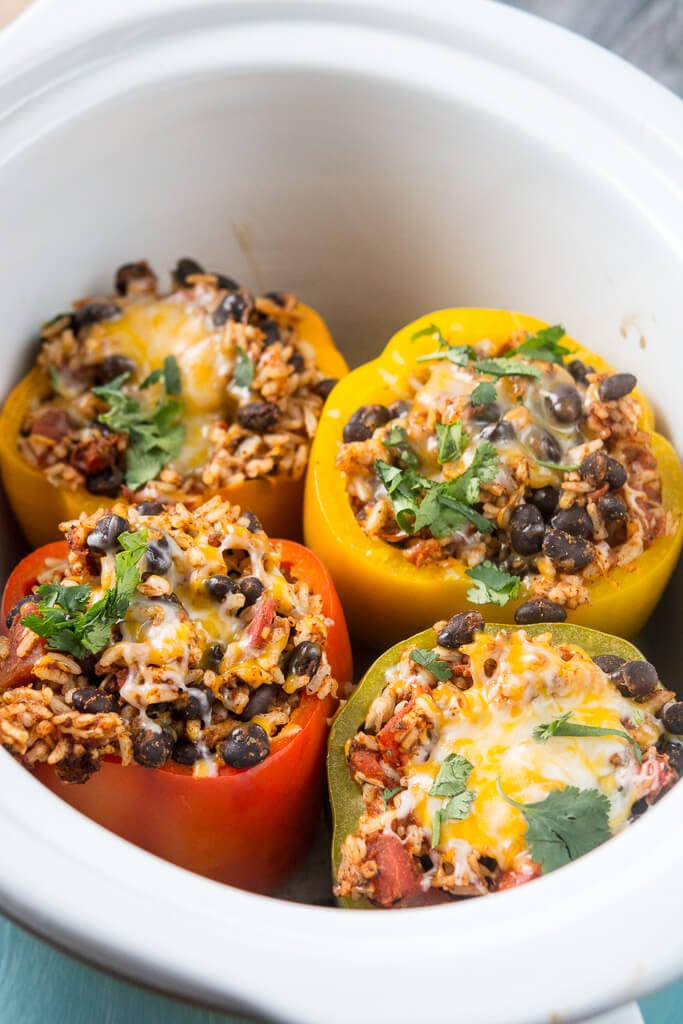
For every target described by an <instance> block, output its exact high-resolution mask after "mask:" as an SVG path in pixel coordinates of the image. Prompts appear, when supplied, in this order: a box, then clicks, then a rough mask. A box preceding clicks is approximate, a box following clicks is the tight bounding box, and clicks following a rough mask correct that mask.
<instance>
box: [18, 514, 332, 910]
mask: <svg viewBox="0 0 683 1024" xmlns="http://www.w3.org/2000/svg"><path fill="white" fill-rule="evenodd" d="M36 584H37V585H38V586H37V587H36ZM2 616H3V623H5V624H7V628H8V634H9V635H8V638H7V639H6V640H5V641H3V650H2V652H1V653H2V658H3V661H2V665H1V666H0V742H2V743H3V745H4V746H5V747H6V748H7V749H8V750H10V752H12V753H13V754H14V755H15V756H17V757H18V758H19V759H20V760H21V761H22V762H23V763H24V764H25V765H26V766H27V767H28V768H30V769H31V770H32V771H33V772H34V773H35V774H36V776H37V777H38V778H39V779H40V781H41V782H43V783H44V784H45V785H47V786H48V787H49V788H50V789H51V790H52V791H53V792H55V793H57V794H58V795H59V796H60V797H61V798H62V799H64V800H66V801H67V802H68V803H70V804H71V805H72V806H73V807H75V808H77V809H78V810H80V811H82V812H83V813H84V814H86V815H88V817H90V818H92V819H93V820H95V821H97V822H98V823H99V824H101V825H103V826H104V827H106V828H108V829H111V831H113V832H116V833H117V834H118V835H120V836H123V837H124V838H125V839H128V840H129V841H131V842H133V843H135V844H137V845H138V846H141V847H143V848H144V849H146V850H149V851H150V852H152V853H155V854H157V855H159V856H161V857H164V858H165V859H167V860H170V861H172V862H174V863H176V864H179V865H181V866H183V867H186V868H188V869H189V870H192V871H196V872H198V873H199V874H203V875H207V876H208V877H210V878H214V879H217V880H218V881H222V882H226V883H229V884H232V885H237V886H240V887H243V888H247V889H250V890H253V891H258V892H269V891H272V889H273V888H274V887H275V886H276V885H277V884H278V883H279V882H280V881H282V880H283V879H284V878H285V877H286V876H287V874H289V873H290V872H291V871H292V870H293V869H294V868H295V867H296V866H297V864H298V863H299V862H300V861H301V859H302V857H303V856H304V855H305V853H306V851H307V849H308V846H309V844H310V841H311V838H312V834H313V830H314V826H315V823H316V820H317V816H318V813H319V810H320V805H321V800H322V794H323V779H324V775H323V761H324V755H325V745H326V740H327V732H328V720H329V718H330V716H331V714H332V713H333V711H334V708H335V706H336V696H337V694H339V693H341V692H342V690H343V687H344V684H345V683H346V682H347V681H348V680H350V679H351V675H352V667H351V653H350V647H349V641H348V634H347V631H346V625H345V622H344V617H343V612H342V610H341V606H340V604H339V600H338V598H337V595H336V593H335V590H334V587H333V585H332V583H331V580H330V577H329V575H328V573H327V571H326V570H325V568H324V567H323V565H322V564H321V563H320V561H319V560H318V559H317V557H316V556H315V555H313V554H312V552H310V551H308V550H307V549H306V548H304V547H302V546H301V545H299V544H296V543H294V542H292V541H273V542H271V541H270V540H269V539H268V538H267V537H266V535H265V533H263V531H262V529H261V528H260V524H259V523H258V521H257V520H256V519H255V517H254V516H253V515H250V514H249V513H247V514H245V515H243V516H240V513H239V509H237V508H236V507H235V506H231V505H229V504H227V503H225V502H223V501H222V500H221V499H220V498H214V499H212V500H211V501H209V502H207V503H205V504H204V505H202V506H201V507H200V508H199V509H197V510H195V511H193V512H190V511H189V510H187V509H186V508H185V507H184V506H182V505H177V506H174V507H170V508H168V509H166V510H162V509H161V508H160V507H159V506H156V505H154V504H152V503H144V504H142V505H139V506H136V507H130V508H129V507H127V506H123V505H122V506H116V507H115V508H114V509H113V510H108V511H107V513H104V512H102V511H100V512H98V513H96V514H94V515H92V516H89V517H87V518H86V517H83V518H82V519H81V520H80V521H78V522H75V523H73V524H71V525H70V528H69V531H68V543H67V541H62V542H57V543H54V544H48V545H46V546H45V547H43V548H39V549H38V550H37V551H35V552H34V553H33V554H32V555H29V556H28V558H26V559H24V560H23V562H21V563H20V564H19V565H18V566H17V568H16V569H15V570H14V572H13V573H12V575H11V576H10V579H9V581H8V583H7V586H6V589H5V593H4V596H3V604H2Z"/></svg>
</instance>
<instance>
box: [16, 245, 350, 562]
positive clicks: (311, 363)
mask: <svg viewBox="0 0 683 1024" xmlns="http://www.w3.org/2000/svg"><path fill="white" fill-rule="evenodd" d="M346 369H347V367H346V363H345V361H344V359H343V358H342V356H341V355H340V353H339V352H338V351H337V349H336V348H335V346H334V343H333V341H332V338H331V336H330V334H329V331H328V330H327V327H326V326H325V324H324V322H323V321H322V319H321V318H320V316H318V314H317V313H316V312H315V311H314V310H312V309H310V308H309V307H308V306H305V305H303V304H302V303H298V302H297V301H296V299H295V298H294V296H292V295H288V294H278V293H270V294H268V295H265V296H263V297H256V298H255V297H253V296H252V295H251V294H250V293H249V292H247V291H246V290H245V289H242V288H240V287H239V286H238V285H237V284H236V282H234V281H232V280H231V279H229V278H226V277H225V276H223V275H220V274H208V273H205V272H204V270H203V269H202V268H201V267H200V266H199V265H198V264H197V263H195V262H194V261H193V260H189V259H184V260H181V261H180V262H179V263H178V265H177V267H176V269H175V271H174V281H173V287H172V290H171V291H170V292H168V293H167V294H160V293H159V290H158V287H157V281H156V277H155V275H154V274H153V272H152V271H151V270H150V268H149V267H148V265H147V264H146V263H138V264H127V265H125V266H124V267H121V268H120V269H119V271H118V273H117V276H116V294H115V295H114V296H110V297H107V298H106V299H97V300H92V299H91V300H87V301H86V302H84V303H80V304H77V306H76V308H75V311H74V312H73V313H68V314H64V315H63V316H60V317H57V318H55V319H54V320H53V321H51V322H50V323H48V324H46V325H45V326H44V328H43V345H42V349H41V352H40V355H39V357H38V361H37V364H36V366H35V367H34V368H33V369H32V370H31V371H30V372H29V374H28V375H27V376H26V377H24V378H23V380H22V381H21V382H20V383H19V385H18V386H17V387H16V388H15V389H14V390H13V391H12V393H11V394H10V396H9V398H8V399H7V402H6V403H5V406H4V409H3V411H2V414H1V415H0V467H1V470H2V478H3V482H4V485H5V489H6V491H7V494H8V496H9V499H10V503H11V505H12V508H13V510H14V512H15V515H16V517H17V519H18V520H19V523H20V525H21V527H22V530H23V532H24V533H25V535H26V537H27V538H28V539H29V541H30V542H31V543H32V544H33V545H41V544H44V543H46V542H48V541H51V540H54V539H56V538H57V537H58V536H59V532H58V529H57V524H58V523H60V522H62V521H64V520H69V519H72V518H74V517H77V516H78V515H80V513H81V512H86V513H92V512H93V511H95V510H96V509H97V508H99V507H102V506H103V505H107V504H109V503H110V502H111V500H112V499H121V498H123V499H127V500H129V501H134V502H140V501H148V502H160V501H161V502H164V501H166V502H168V501H173V500H182V501H184V502H185V503H186V504H188V503H189V504H192V503H195V504H196V503H199V502H201V501H202V500H204V499H205V498H206V497H208V496H209V495H211V494H220V495H222V496H224V497H226V498H227V499H228V500H229V501H231V502H233V503H235V504H238V505H240V506H241V507H242V508H243V509H244V510H248V511H250V512H252V513H254V514H255V515H256V517H257V518H258V519H259V520H260V521H261V522H262V524H263V526H264V528H265V529H266V530H268V531H269V532H272V533H276V534H278V535H280V536H284V537H290V538H293V539H296V538H298V537H300V535H301V514H302V501H303V486H304V474H305V467H306V462H307V458H308V453H309V449H310V441H311V436H312V434H313V433H314V431H315V428H316V425H317V421H318V418H319V415H320V410H321V408H322V405H323V403H324V401H325V398H326V395H327V393H328V391H329V389H330V387H331V386H332V385H333V383H334V382H335V381H336V379H337V378H339V377H340V376H342V375H343V374H344V373H345V372H346Z"/></svg>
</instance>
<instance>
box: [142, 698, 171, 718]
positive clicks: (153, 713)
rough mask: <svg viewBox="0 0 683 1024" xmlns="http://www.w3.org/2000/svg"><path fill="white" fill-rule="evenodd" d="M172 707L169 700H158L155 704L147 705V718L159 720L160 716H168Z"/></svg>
mask: <svg viewBox="0 0 683 1024" xmlns="http://www.w3.org/2000/svg"><path fill="white" fill-rule="evenodd" d="M172 707H173V704H172V702H171V701H170V700H159V701H157V702H156V704H148V705H147V717H148V718H152V719H156V718H161V716H162V715H166V714H168V712H169V711H170V710H171V708H172Z"/></svg>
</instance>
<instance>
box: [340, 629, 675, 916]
mask: <svg viewBox="0 0 683 1024" xmlns="http://www.w3.org/2000/svg"><path fill="white" fill-rule="evenodd" d="M681 733H683V701H677V700H676V699H675V696H674V694H673V693H672V692H671V691H670V690H666V689H664V687H663V686H662V684H661V683H660V681H659V679H658V676H657V671H656V669H655V668H654V666H652V665H651V664H650V663H649V662H647V661H646V660H645V659H644V658H643V655H642V654H641V653H640V652H639V651H638V650H637V649H636V648H635V647H633V646H632V645H631V644H630V643H628V642H626V641H625V640H621V639H618V638H616V637H613V636H609V635H607V634H605V633H599V632H597V631H595V630H592V629H588V628H586V627H582V626H575V625H569V624H565V623H562V624H552V625H548V624H542V625H535V626H528V627H517V626H509V625H499V624H495V623H491V624H488V625H486V624H485V623H484V620H483V618H482V616H481V615H480V614H479V613H478V612H463V613H461V614H459V615H456V616H454V617H453V618H451V619H449V620H448V621H441V622H438V623H436V625H435V626H434V628H433V629H428V630H425V631H424V632H422V633H418V634H416V635H415V636H413V637H410V638H409V639H408V640H405V641H403V642H402V643H399V644H397V645H396V646H394V647H392V648H390V649H389V650H388V651H387V652H386V653H385V654H383V655H382V656H381V657H380V658H379V659H378V660H377V661H376V662H375V663H374V665H372V667H371V668H370V669H369V671H368V672H367V673H366V675H365V677H364V678H363V680H362V681H361V683H360V684H359V686H358V688H357V689H356V691H355V693H354V694H353V696H352V697H351V699H350V700H349V701H348V703H347V704H346V705H345V707H344V708H343V709H342V711H341V712H340V714H339V715H338V717H337V720H336V722H335V724H334V727H333V729H332V734H331V738H330V747H329V754H328V776H329V783H330V791H331V799H332V808H333V815H334V837H333V852H332V862H333V872H334V882H335V895H336V896H337V898H338V900H339V902H340V904H341V905H342V906H346V907H362V908H370V907H392V906H423V905H425V904H428V903H435V902H447V901H449V900H451V899H454V898H462V897H465V896H479V895H485V894H487V893H490V892H497V891H499V890H503V889H508V888H511V887H513V886H516V885H519V884H521V883H524V882H527V881H529V880H531V879H533V878H535V877H537V876H538V875H541V874H544V873H547V872H548V871H552V870H554V869H556V868H558V867H562V866H563V865H564V864H567V863H569V862H570V861H572V860H575V859H576V858H577V857H579V856H581V855H583V854H585V853H588V852H589V851H590V850H592V849H593V848H594V847H596V846H598V845H600V844H601V843H603V842H604V841H605V840H607V839H608V838H609V837H610V836H611V835H614V834H616V833H617V832H620V831H621V830H622V829H623V828H625V827H626V826H627V825H628V824H629V823H630V822H631V821H633V820H634V819H635V818H636V817H638V816H639V815H640V814H642V813H643V811H645V810H646V809H647V808H648V806H649V805H650V804H652V803H653V802H654V801H656V800H657V799H658V798H659V797H660V796H661V795H662V794H663V793H664V792H665V791H666V790H667V789H669V788H670V787H671V786H672V785H673V784H674V783H675V782H676V781H677V780H678V778H679V776H680V774H681V772H683V742H681V741H680V740H678V739H676V738H675V736H676V735H680V734H681Z"/></svg>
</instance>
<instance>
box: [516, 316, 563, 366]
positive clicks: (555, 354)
mask: <svg viewBox="0 0 683 1024" xmlns="http://www.w3.org/2000/svg"><path fill="white" fill-rule="evenodd" d="M565 336H566V333H565V329H564V327H562V326H561V325H560V324H555V325H554V326H553V327H544V328H542V330H540V331H537V332H536V334H529V335H528V336H527V337H526V338H525V340H524V341H523V342H522V344H521V345H518V346H517V348H516V349H515V352H520V353H522V355H526V356H529V357H530V358H531V359H542V360H544V361H545V362H547V363H560V364H562V363H563V362H564V357H565V356H566V355H569V349H568V348H567V347H566V346H565V345H560V339H561V338H564V337H565Z"/></svg>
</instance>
